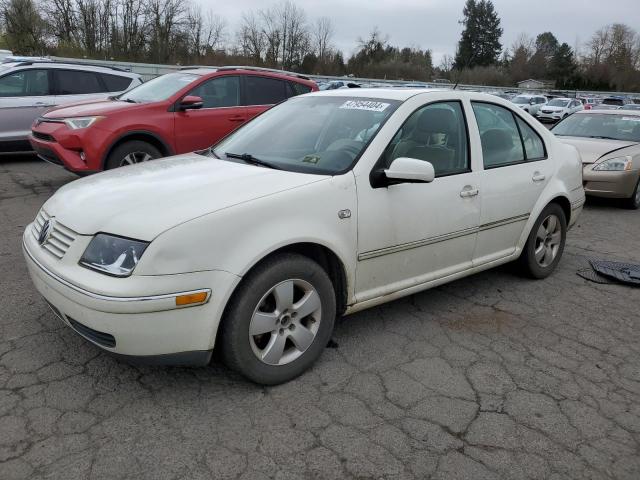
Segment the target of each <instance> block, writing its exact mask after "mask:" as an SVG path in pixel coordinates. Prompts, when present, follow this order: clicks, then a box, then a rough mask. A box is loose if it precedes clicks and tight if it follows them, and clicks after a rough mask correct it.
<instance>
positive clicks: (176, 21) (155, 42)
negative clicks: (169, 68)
mask: <svg viewBox="0 0 640 480" xmlns="http://www.w3.org/2000/svg"><path fill="white" fill-rule="evenodd" d="M146 10H147V15H148V17H149V29H150V39H149V51H150V52H152V54H153V57H155V61H157V62H168V61H169V60H170V58H171V52H172V47H173V46H175V43H176V39H177V37H178V33H182V32H179V29H180V27H181V26H182V25H183V23H186V22H185V18H184V14H185V13H186V5H185V4H184V3H183V2H182V1H181V0H148V2H147V4H146Z"/></svg>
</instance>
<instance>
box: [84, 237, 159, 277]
mask: <svg viewBox="0 0 640 480" xmlns="http://www.w3.org/2000/svg"><path fill="white" fill-rule="evenodd" d="M148 245H149V243H148V242H141V241H140V240H131V239H129V238H122V237H116V236H113V235H107V234H106V233H99V234H98V235H96V236H95V237H93V239H92V240H91V242H90V243H89V246H88V247H87V249H86V250H85V251H84V253H83V254H82V258H81V259H80V265H82V266H84V267H87V268H90V269H92V270H97V271H98V272H102V273H105V274H107V275H112V276H114V277H128V276H129V275H131V272H133V269H134V268H136V265H137V264H138V262H139V261H140V257H141V256H142V254H143V253H144V251H145V249H146V248H147V246H148Z"/></svg>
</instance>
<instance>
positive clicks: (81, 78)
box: [51, 68, 108, 105]
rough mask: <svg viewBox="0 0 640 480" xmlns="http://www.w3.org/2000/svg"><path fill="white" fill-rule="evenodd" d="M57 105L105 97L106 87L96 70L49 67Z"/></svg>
mask: <svg viewBox="0 0 640 480" xmlns="http://www.w3.org/2000/svg"><path fill="white" fill-rule="evenodd" d="M51 71H52V74H53V85H54V90H55V93H56V98H55V102H56V103H57V104H58V105H62V104H64V103H71V102H82V101H87V100H94V99H99V98H105V97H107V95H108V93H107V88H106V86H105V85H104V83H103V82H102V79H101V78H100V74H98V73H96V72H90V71H83V70H75V69H64V70H63V69H58V68H56V69H51Z"/></svg>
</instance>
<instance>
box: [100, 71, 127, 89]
mask: <svg viewBox="0 0 640 480" xmlns="http://www.w3.org/2000/svg"><path fill="white" fill-rule="evenodd" d="M100 76H101V77H102V81H103V82H104V84H105V86H106V87H107V92H122V91H123V90H126V89H127V88H129V85H131V82H132V80H131V79H130V78H128V77H119V76H118V75H109V74H108V73H101V74H100Z"/></svg>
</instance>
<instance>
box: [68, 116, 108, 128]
mask: <svg viewBox="0 0 640 480" xmlns="http://www.w3.org/2000/svg"><path fill="white" fill-rule="evenodd" d="M103 118H104V117H73V118H65V119H64V123H66V124H67V126H68V127H69V128H71V129H73V130H77V129H79V128H87V127H90V126H91V125H93V124H94V123H96V122H97V121H99V120H102V119H103Z"/></svg>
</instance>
